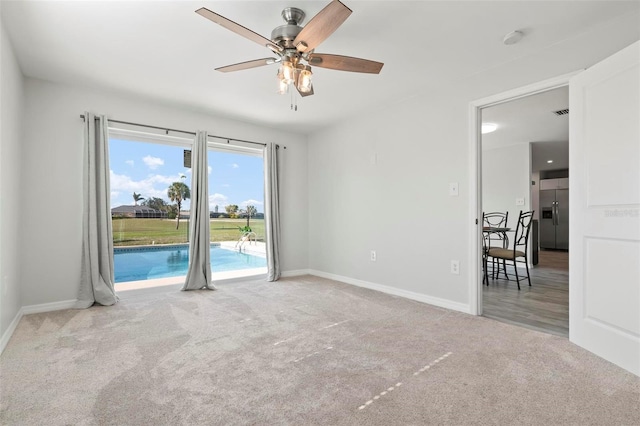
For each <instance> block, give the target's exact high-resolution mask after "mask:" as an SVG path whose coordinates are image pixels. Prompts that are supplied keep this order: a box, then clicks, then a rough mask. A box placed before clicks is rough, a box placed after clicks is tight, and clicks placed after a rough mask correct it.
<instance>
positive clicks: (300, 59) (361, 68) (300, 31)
mask: <svg viewBox="0 0 640 426" xmlns="http://www.w3.org/2000/svg"><path fill="white" fill-rule="evenodd" d="M351 12H352V11H351V9H349V8H348V7H347V6H345V5H344V4H342V3H341V2H340V1H339V0H333V1H332V2H331V3H329V4H328V5H327V6H325V8H324V9H322V10H321V11H320V12H318V14H317V15H316V16H314V17H313V18H312V19H311V20H310V21H309V22H308V23H307V25H305V26H304V27H301V26H300V24H301V23H302V22H303V21H304V18H305V13H304V11H302V10H301V9H298V8H296V7H287V8H285V9H284V10H283V11H282V18H283V19H284V20H285V21H286V24H285V25H281V26H279V27H277V28H275V29H274V30H273V31H272V32H271V40H269V39H268V38H266V37H263V36H261V35H260V34H257V33H255V32H253V31H251V30H250V29H248V28H246V27H243V26H242V25H240V24H237V23H236V22H234V21H232V20H230V19H227V18H225V17H224V16H221V15H218V14H217V13H215V12H212V11H211V10H209V9H207V8H204V7H203V8H200V9H198V10H196V13H198V14H199V15H201V16H204V17H205V18H207V19H209V20H211V21H213V22H215V23H216V24H219V25H221V26H223V27H224V28H226V29H228V30H231V31H233V32H234V33H236V34H238V35H241V36H243V37H245V38H247V39H249V40H251V41H253V42H256V43H258V44H260V45H261V46H265V47H267V48H268V49H269V50H271V51H272V52H273V53H274V54H275V55H276V56H277V57H275V58H274V57H270V58H261V59H255V60H252V61H247V62H241V63H238V64H233V65H227V66H224V67H220V68H216V70H217V71H221V72H232V71H240V70H245V69H249V68H256V67H261V66H264V65H271V64H275V63H279V64H280V67H279V69H278V83H279V90H278V92H279V93H281V94H284V93H287V92H288V89H289V86H290V85H293V86H294V87H295V88H296V90H297V91H298V92H299V93H300V95H301V96H303V97H304V96H310V95H313V84H312V82H311V76H312V72H311V65H313V66H316V67H320V68H329V69H333V70H340V71H351V72H360V73H370V74H379V73H380V70H381V69H382V66H383V65H384V64H383V63H381V62H375V61H370V60H367V59H360V58H354V57H351V56H342V55H332V54H328V53H315V48H316V47H317V46H318V45H319V44H320V43H322V42H323V41H324V40H325V39H327V37H329V36H330V35H331V34H333V32H334V31H335V30H336V29H338V27H339V26H340V25H342V23H343V22H344V21H345V20H346V19H347V18H348V17H349V15H351ZM305 62H306V64H305Z"/></svg>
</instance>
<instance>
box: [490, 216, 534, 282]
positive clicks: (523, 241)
mask: <svg viewBox="0 0 640 426" xmlns="http://www.w3.org/2000/svg"><path fill="white" fill-rule="evenodd" d="M532 222H533V210H532V211H529V212H523V211H522V210H520V215H519V216H518V223H517V225H516V231H515V235H514V238H513V247H510V248H500V247H494V248H490V249H489V251H488V253H487V256H488V257H489V258H492V259H495V260H498V261H500V260H502V261H503V262H505V263H504V264H505V266H506V261H510V262H512V263H513V269H514V272H515V275H516V283H517V284H518V290H520V281H522V280H524V279H526V280H527V281H528V282H529V286H531V276H530V275H529V256H528V253H529V234H530V231H531V223H532ZM518 263H524V265H525V269H526V271H527V276H526V277H522V278H521V277H520V276H519V274H518ZM507 279H509V278H508V277H507Z"/></svg>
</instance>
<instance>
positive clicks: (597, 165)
mask: <svg viewBox="0 0 640 426" xmlns="http://www.w3.org/2000/svg"><path fill="white" fill-rule="evenodd" d="M569 111H570V114H571V120H570V125H569V129H570V133H569V137H570V145H569V146H570V152H569V170H570V171H571V182H572V185H571V194H570V201H569V205H570V213H569V215H570V221H569V222H570V247H571V251H570V254H569V270H570V281H569V300H570V310H569V336H570V340H571V341H572V342H574V343H575V344H577V345H580V346H582V347H584V348H586V349H588V350H589V351H591V352H594V353H595V354H597V355H599V356H601V357H603V358H605V359H607V360H609V361H611V362H613V363H614V364H617V365H619V366H620V367H622V368H625V369H627V370H629V371H631V372H632V373H634V374H636V375H640V42H636V43H634V44H633V45H631V46H629V47H627V48H625V49H623V50H621V51H620V52H618V53H616V54H615V55H613V56H611V57H609V58H607V59H605V60H604V61H602V62H600V63H598V64H596V65H595V66H593V67H591V68H589V69H587V70H586V71H584V72H582V73H580V74H578V75H577V76H575V77H573V78H572V79H571V80H570V84H569Z"/></svg>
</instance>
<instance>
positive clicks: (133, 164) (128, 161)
mask: <svg viewBox="0 0 640 426" xmlns="http://www.w3.org/2000/svg"><path fill="white" fill-rule="evenodd" d="M125 163H126V164H128V165H130V166H131V167H133V166H135V165H136V162H135V161H133V160H127V161H125Z"/></svg>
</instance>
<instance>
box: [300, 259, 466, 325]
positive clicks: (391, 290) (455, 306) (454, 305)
mask: <svg viewBox="0 0 640 426" xmlns="http://www.w3.org/2000/svg"><path fill="white" fill-rule="evenodd" d="M309 273H310V274H311V275H315V276H317V277H321V278H327V279H330V280H334V281H340V282H342V283H345V284H351V285H355V286H357V287H363V288H366V289H369V290H375V291H380V292H382V293H386V294H391V295H393V296H400V297H404V298H405V299H411V300H416V301H418V302H422V303H427V304H429V305H434V306H438V307H441V308H446V309H451V310H454V311H458V312H464V313H465V314H468V313H470V309H469V305H466V304H464V303H458V302H452V301H451V300H447V299H441V298H439V297H433V296H428V295H426V294H421V293H415V292H413V291H408V290H402V289H399V288H396V287H390V286H387V285H383V284H376V283H372V282H368V281H362V280H357V279H355V278H349V277H344V276H341V275H335V274H329V273H327V272H322V271H316V270H314V269H311V270H309Z"/></svg>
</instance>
